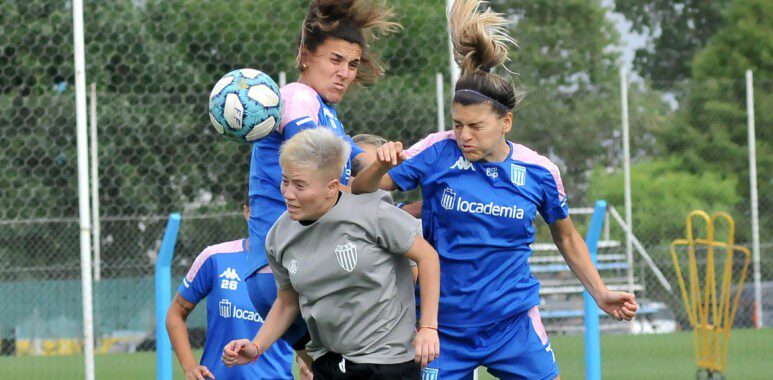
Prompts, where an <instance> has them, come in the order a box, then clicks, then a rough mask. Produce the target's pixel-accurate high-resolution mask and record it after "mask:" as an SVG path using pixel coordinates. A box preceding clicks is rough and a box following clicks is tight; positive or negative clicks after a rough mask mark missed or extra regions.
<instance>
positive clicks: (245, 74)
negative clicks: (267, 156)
mask: <svg viewBox="0 0 773 380" xmlns="http://www.w3.org/2000/svg"><path fill="white" fill-rule="evenodd" d="M281 118H282V98H281V96H280V94H279V86H277V85H276V83H275V82H274V80H273V79H271V77H269V76H268V75H266V74H265V73H263V72H261V71H259V70H255V69H239V70H234V71H231V72H230V73H228V74H226V75H225V76H224V77H222V78H220V80H219V81H217V83H216V84H215V88H213V89H212V92H211V93H210V94H209V119H210V120H211V121H212V126H214V127H215V130H217V132H218V133H219V134H221V135H224V136H225V137H227V138H229V139H231V140H234V141H238V142H246V143H249V142H254V141H257V140H259V139H261V138H263V137H266V136H267V135H268V134H269V133H271V131H273V130H274V128H276V127H277V126H278V125H279V122H280V121H281Z"/></svg>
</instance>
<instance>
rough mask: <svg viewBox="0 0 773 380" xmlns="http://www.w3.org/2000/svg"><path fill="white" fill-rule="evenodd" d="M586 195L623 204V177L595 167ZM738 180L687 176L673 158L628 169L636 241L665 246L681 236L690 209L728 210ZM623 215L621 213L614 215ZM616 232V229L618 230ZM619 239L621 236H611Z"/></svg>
mask: <svg viewBox="0 0 773 380" xmlns="http://www.w3.org/2000/svg"><path fill="white" fill-rule="evenodd" d="M591 178H592V179H591V183H592V187H591V189H590V191H589V194H588V196H589V197H591V198H592V199H605V200H607V201H608V202H610V203H611V204H613V205H617V206H618V208H620V205H623V204H624V199H623V197H624V194H623V189H624V186H623V173H622V171H620V170H616V171H612V172H610V171H607V170H605V169H601V168H598V169H596V170H594V171H593V174H592V176H591ZM737 184H738V180H737V179H736V178H734V177H729V178H726V177H724V176H722V175H720V174H717V173H711V172H703V173H700V174H694V173H690V172H689V171H688V170H685V169H684V168H683V167H682V166H681V163H680V162H678V161H676V160H655V161H649V162H641V163H639V164H636V165H634V166H633V167H632V168H631V188H632V189H633V191H632V203H633V204H634V205H635V206H636V207H635V208H634V209H633V225H634V230H635V234H636V236H637V237H638V238H639V240H641V241H644V242H647V243H648V244H649V245H668V244H670V243H671V241H672V240H673V239H676V238H680V237H683V236H684V228H685V224H684V220H685V218H686V217H687V214H688V213H689V212H690V211H692V210H694V209H703V210H706V211H707V212H709V213H712V212H714V211H728V212H731V211H732V210H733V209H734V208H735V206H736V205H737V203H738V202H739V201H740V200H741V196H740V195H739V194H738V192H737V189H736V187H737ZM620 212H621V213H623V212H624V211H622V210H621V211H620ZM620 234H622V231H621V230H620ZM615 238H616V239H618V240H620V239H624V236H623V235H619V236H617V237H615Z"/></svg>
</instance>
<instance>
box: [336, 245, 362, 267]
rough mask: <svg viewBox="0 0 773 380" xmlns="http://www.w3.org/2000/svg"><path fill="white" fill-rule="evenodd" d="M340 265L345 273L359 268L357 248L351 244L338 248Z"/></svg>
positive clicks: (337, 256) (337, 255) (337, 254)
mask: <svg viewBox="0 0 773 380" xmlns="http://www.w3.org/2000/svg"><path fill="white" fill-rule="evenodd" d="M336 258H337V259H338V265H340V266H341V268H344V270H345V271H347V272H351V271H353V270H354V267H356V266H357V246H355V245H354V244H352V243H351V242H347V243H346V244H343V245H339V246H337V247H336Z"/></svg>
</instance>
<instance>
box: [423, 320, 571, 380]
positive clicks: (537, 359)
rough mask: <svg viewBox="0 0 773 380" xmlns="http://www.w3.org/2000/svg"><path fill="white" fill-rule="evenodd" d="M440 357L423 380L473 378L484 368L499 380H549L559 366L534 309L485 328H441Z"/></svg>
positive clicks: (424, 373) (430, 366) (430, 365)
mask: <svg viewBox="0 0 773 380" xmlns="http://www.w3.org/2000/svg"><path fill="white" fill-rule="evenodd" d="M439 334H440V335H439V336H440V356H439V357H438V358H437V359H435V361H433V362H432V363H430V364H429V366H428V369H425V370H424V371H423V372H422V379H423V380H434V379H438V380H456V379H465V380H466V379H470V380H471V379H472V378H473V371H475V369H476V368H478V367H479V366H483V367H486V368H487V369H488V371H489V373H491V374H492V375H494V376H496V377H498V378H500V379H530V380H531V379H534V380H542V379H545V380H549V379H555V378H556V377H558V365H557V364H556V359H555V354H554V353H553V349H552V348H551V347H550V341H549V340H548V336H547V333H546V332H545V328H544V327H543V326H542V320H541V319H540V316H539V310H538V309H537V307H536V306H535V307H533V308H531V309H530V310H528V311H525V312H523V313H520V314H518V315H516V316H515V317H513V318H510V319H507V320H504V321H501V322H497V323H493V324H490V325H485V326H475V327H448V326H441V327H440V331H439Z"/></svg>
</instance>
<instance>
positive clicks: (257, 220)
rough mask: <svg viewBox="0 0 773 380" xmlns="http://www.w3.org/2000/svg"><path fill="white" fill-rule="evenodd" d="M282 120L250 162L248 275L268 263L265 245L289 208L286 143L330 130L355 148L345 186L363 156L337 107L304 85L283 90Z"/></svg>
mask: <svg viewBox="0 0 773 380" xmlns="http://www.w3.org/2000/svg"><path fill="white" fill-rule="evenodd" d="M280 92H281V93H282V100H283V102H284V109H283V110H282V121H281V123H280V124H279V127H278V128H277V129H276V130H275V131H273V132H271V133H270V134H269V135H268V136H266V137H264V138H263V139H261V140H259V141H257V142H255V143H254V144H253V147H252V159H251V161H250V211H251V216H250V221H249V230H250V265H249V271H248V273H250V274H251V273H252V272H254V271H255V270H257V269H259V268H261V267H263V266H265V265H267V264H268V260H267V259H266V253H265V246H264V242H265V239H266V234H267V233H268V230H269V229H271V226H273V225H274V222H276V220H277V219H279V216H280V215H282V213H283V212H285V210H287V207H286V206H285V202H284V198H282V194H281V192H280V190H279V186H280V184H281V182H282V170H281V168H280V167H279V148H280V146H281V145H282V143H283V142H285V141H286V140H288V139H290V138H291V137H293V136H295V135H296V134H298V132H300V131H302V130H304V129H309V128H317V127H322V128H329V129H330V130H332V131H333V132H334V133H335V134H336V135H338V136H340V137H341V138H343V139H344V140H346V141H347V142H349V144H350V145H351V147H352V153H351V155H350V159H349V160H348V161H347V163H346V168H345V169H344V171H343V173H342V174H341V183H342V184H344V185H346V184H348V183H349V177H350V175H351V168H352V165H351V161H352V159H354V157H356V156H357V155H358V154H360V153H362V149H360V148H359V147H358V146H357V144H355V143H354V142H353V141H352V139H351V138H350V137H349V136H348V135H347V134H346V132H345V131H344V126H343V124H341V122H340V121H339V120H338V115H337V114H336V110H335V108H333V106H331V105H329V104H327V103H325V102H324V101H323V100H322V98H321V97H320V96H319V94H318V93H317V92H316V91H314V89H312V88H311V87H309V86H306V85H305V84H302V83H290V84H288V85H287V86H285V87H283V88H282V89H281V90H280Z"/></svg>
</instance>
